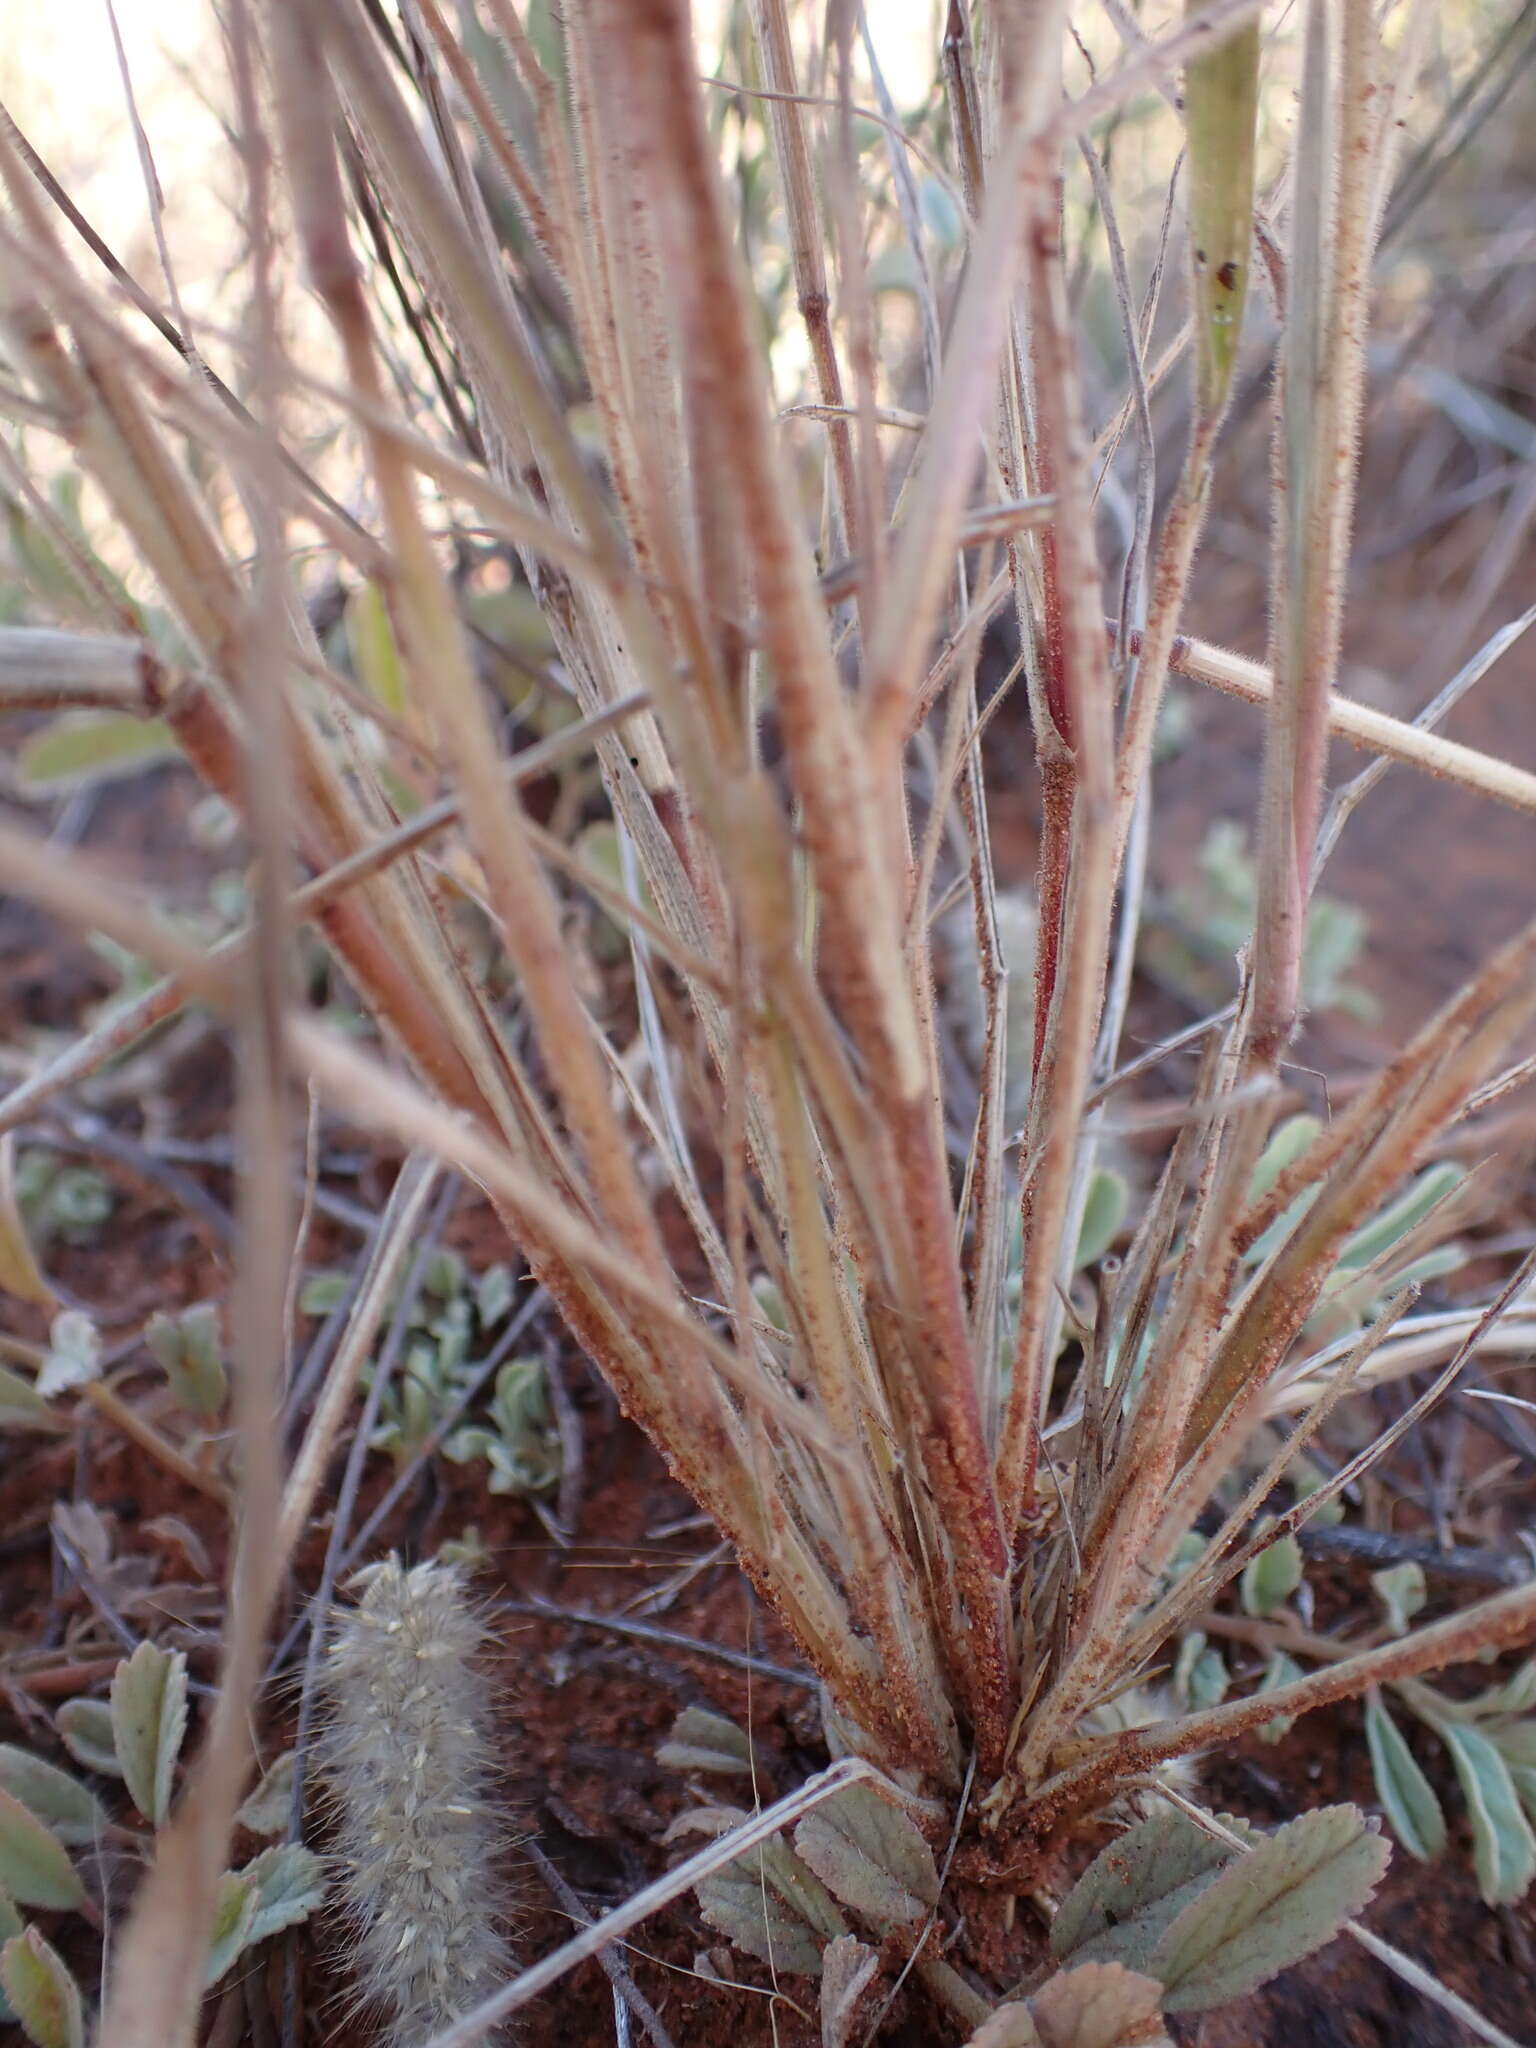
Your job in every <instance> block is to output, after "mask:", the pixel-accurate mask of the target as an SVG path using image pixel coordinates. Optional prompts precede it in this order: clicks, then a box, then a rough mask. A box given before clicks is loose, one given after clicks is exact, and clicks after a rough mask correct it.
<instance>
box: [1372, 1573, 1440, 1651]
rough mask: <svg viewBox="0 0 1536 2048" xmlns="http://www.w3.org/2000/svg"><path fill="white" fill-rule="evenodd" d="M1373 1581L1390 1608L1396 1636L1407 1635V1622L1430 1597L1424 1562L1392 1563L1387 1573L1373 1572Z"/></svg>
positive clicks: (1388, 1619) (1391, 1623)
mask: <svg viewBox="0 0 1536 2048" xmlns="http://www.w3.org/2000/svg"><path fill="white" fill-rule="evenodd" d="M1371 1584H1372V1585H1373V1586H1374V1587H1375V1589H1376V1597H1377V1599H1378V1600H1379V1601H1380V1602H1381V1604H1382V1606H1383V1607H1384V1608H1385V1609H1386V1611H1387V1627H1388V1628H1389V1629H1390V1630H1391V1631H1392V1633H1393V1635H1395V1636H1405V1635H1407V1633H1408V1624H1409V1623H1410V1622H1411V1621H1412V1619H1413V1617H1414V1616H1415V1615H1416V1614H1417V1613H1418V1611H1419V1609H1420V1608H1421V1607H1422V1606H1423V1605H1424V1602H1425V1600H1426V1599H1427V1598H1428V1594H1427V1592H1426V1590H1425V1585H1424V1567H1423V1565H1421V1564H1413V1563H1411V1562H1410V1563H1408V1564H1394V1565H1391V1566H1389V1567H1388V1569H1387V1570H1386V1571H1384V1572H1372V1573H1371Z"/></svg>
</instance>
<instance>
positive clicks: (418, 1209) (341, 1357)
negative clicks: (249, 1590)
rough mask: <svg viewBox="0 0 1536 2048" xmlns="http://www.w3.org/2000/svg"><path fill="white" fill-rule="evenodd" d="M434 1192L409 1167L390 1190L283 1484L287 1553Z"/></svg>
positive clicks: (281, 1525) (281, 1533)
mask: <svg viewBox="0 0 1536 2048" xmlns="http://www.w3.org/2000/svg"><path fill="white" fill-rule="evenodd" d="M431 1193H432V1175H431V1174H429V1173H407V1172H405V1171H402V1172H401V1173H400V1174H399V1176H398V1177H397V1179H396V1181H395V1185H394V1188H393V1190H392V1191H391V1193H390V1198H389V1202H388V1205H387V1206H386V1208H385V1211H384V1215H383V1218H382V1221H381V1226H380V1229H379V1234H378V1237H377V1239H376V1241H375V1245H374V1251H373V1257H372V1259H371V1260H370V1262H369V1269H368V1273H367V1277H366V1278H365V1280H364V1282H363V1290H362V1293H361V1294H360V1295H359V1296H358V1300H357V1306H356V1307H355V1308H354V1310H353V1311H352V1314H351V1316H350V1317H349V1318H348V1320H347V1328H346V1334H345V1335H344V1336H343V1338H342V1340H341V1343H340V1344H339V1345H338V1347H337V1350H336V1356H335V1357H334V1359H332V1361H331V1368H330V1371H329V1372H328V1373H327V1375H326V1379H325V1384H324V1386H323V1387H322V1388H321V1390H320V1394H319V1398H318V1399H317V1400H316V1402H315V1408H314V1413H313V1414H312V1415H311V1416H310V1419H309V1423H308V1426H307V1428H306V1429H305V1431H304V1438H303V1441H302V1442H301V1443H300V1445H299V1449H298V1455H297V1456H296V1457H295V1458H294V1461H293V1465H292V1468H291V1470H290V1471H289V1474H288V1480H287V1484H286V1486H285V1487H284V1489H283V1500H282V1508H281V1511H280V1513H279V1515H278V1522H277V1543H278V1547H279V1549H280V1550H281V1551H282V1552H283V1554H284V1556H291V1555H292V1552H293V1549H294V1546H295V1545H296V1544H297V1542H298V1540H299V1537H300V1536H301V1535H302V1534H303V1532H304V1528H305V1525H306V1524H307V1522H308V1520H309V1515H310V1510H311V1509H312V1507H313V1506H314V1501H315V1495H316V1493H317V1492H318V1491H319V1488H320V1482H321V1480H322V1479H323V1478H324V1477H325V1470H326V1466H327V1464H328V1463H329V1461H330V1455H331V1450H332V1447H333V1446H334V1444H335V1442H336V1437H337V1434H338V1432H339V1430H340V1428H341V1425H342V1423H343V1422H344V1420H345V1419H346V1415H347V1412H348V1410H349V1409H350V1407H351V1405H352V1400H353V1397H354V1395H355V1393H356V1391H357V1385H358V1381H359V1379H360V1378H361V1375H362V1369H363V1367H364V1365H366V1363H367V1362H368V1358H369V1356H370V1354H371V1353H372V1350H373V1342H374V1339H375V1337H376V1336H377V1335H378V1333H379V1329H380V1327H381V1326H382V1324H383V1321H384V1316H385V1313H386V1311H387V1309H388V1307H389V1300H390V1295H391V1293H392V1291H393V1289H394V1285H395V1281H396V1279H397V1278H398V1277H399V1273H400V1269H401V1267H402V1266H403V1264H404V1262H405V1258H406V1254H407V1253H408V1252H409V1251H410V1249H411V1246H412V1244H413V1243H414V1242H415V1239H416V1236H417V1232H418V1228H419V1225H420V1222H421V1218H422V1215H423V1212H424V1211H425V1209H426V1206H427V1202H428V1200H429V1199H430V1197H431Z"/></svg>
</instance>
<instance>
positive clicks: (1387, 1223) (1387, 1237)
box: [1339, 1159, 1467, 1266]
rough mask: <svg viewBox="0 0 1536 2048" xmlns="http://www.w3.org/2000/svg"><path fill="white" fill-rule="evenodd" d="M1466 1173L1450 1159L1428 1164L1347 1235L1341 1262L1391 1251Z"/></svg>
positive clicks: (1365, 1260) (1361, 1262) (1362, 1262)
mask: <svg viewBox="0 0 1536 2048" xmlns="http://www.w3.org/2000/svg"><path fill="white" fill-rule="evenodd" d="M1466 1177H1467V1176H1466V1173H1465V1171H1464V1170H1463V1169H1462V1168H1461V1167H1459V1166H1454V1165H1452V1163H1451V1162H1450V1160H1448V1159H1447V1160H1442V1161H1441V1163H1440V1164H1439V1165H1438V1166H1426V1167H1425V1169H1424V1171H1423V1172H1422V1173H1421V1174H1420V1175H1419V1177H1418V1178H1417V1180H1415V1181H1414V1182H1413V1183H1412V1185H1411V1186H1409V1187H1407V1188H1405V1189H1404V1190H1403V1192H1402V1193H1401V1194H1400V1195H1399V1196H1398V1197H1397V1199H1396V1201H1393V1202H1388V1203H1387V1204H1386V1206H1385V1207H1384V1208H1381V1209H1378V1210H1377V1211H1376V1214H1375V1215H1374V1216H1373V1217H1372V1218H1371V1220H1370V1222H1369V1223H1366V1224H1364V1225H1362V1227H1361V1228H1360V1229H1359V1230H1357V1231H1356V1232H1355V1234H1354V1236H1353V1237H1349V1238H1346V1239H1345V1241H1344V1247H1343V1250H1342V1251H1341V1252H1340V1253H1339V1264H1340V1265H1341V1266H1368V1265H1369V1264H1370V1263H1371V1261H1372V1259H1376V1258H1379V1257H1380V1256H1381V1254H1382V1253H1383V1252H1385V1251H1390V1250H1391V1248H1392V1246H1393V1245H1395V1244H1396V1243H1397V1241H1398V1239H1399V1238H1400V1237H1405V1236H1406V1235H1407V1234H1408V1232H1409V1231H1410V1230H1412V1229H1413V1227H1414V1225H1415V1224H1416V1223H1422V1222H1423V1221H1424V1218H1425V1217H1426V1216H1427V1215H1428V1214H1429V1212H1430V1210H1431V1209H1433V1208H1434V1206H1435V1204H1436V1203H1437V1202H1441V1201H1443V1200H1444V1199H1445V1197H1446V1196H1447V1195H1449V1194H1450V1193H1451V1192H1452V1191H1453V1190H1454V1189H1455V1188H1458V1187H1460V1185H1461V1183H1462V1182H1463V1181H1464V1180H1465V1179H1466Z"/></svg>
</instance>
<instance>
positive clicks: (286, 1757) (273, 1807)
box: [235, 1749, 294, 1835]
mask: <svg viewBox="0 0 1536 2048" xmlns="http://www.w3.org/2000/svg"><path fill="white" fill-rule="evenodd" d="M293 1763H294V1758H293V1751H292V1750H291V1749H285V1750H284V1751H283V1753H282V1755H281V1756H280V1757H278V1758H277V1760H276V1761H275V1762H274V1763H273V1764H272V1765H270V1766H269V1768H268V1769H267V1771H266V1772H265V1773H264V1774H263V1777H262V1780H261V1783H260V1784H259V1785H258V1786H257V1787H256V1789H255V1791H254V1792H253V1793H252V1794H251V1795H250V1797H249V1798H248V1799H247V1800H246V1802H245V1804H244V1806H242V1807H241V1809H240V1811H239V1813H238V1814H236V1816H235V1818H236V1819H237V1820H238V1821H239V1823H240V1825H241V1827H243V1828H249V1829H250V1831H251V1833H252V1834H253V1835H280V1834H281V1833H282V1832H283V1830H284V1829H285V1828H286V1827H287V1825H288V1816H289V1815H290V1813H291V1812H292V1811H293Z"/></svg>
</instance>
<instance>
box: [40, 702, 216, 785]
mask: <svg viewBox="0 0 1536 2048" xmlns="http://www.w3.org/2000/svg"><path fill="white" fill-rule="evenodd" d="M180 752H181V749H180V748H179V747H178V746H177V744H176V736H175V734H174V733H173V732H172V731H171V728H170V727H169V726H168V725H167V724H166V722H165V720H164V719H163V718H136V717H135V716H134V715H133V713H132V712H129V711H86V712H73V711H67V712H65V713H64V714H63V716H62V717H60V718H56V719H54V721H53V722H52V724H50V725H45V726H44V727H43V728H42V730H41V731H40V732H36V733H34V734H33V735H32V737H31V739H29V740H26V741H24V742H23V743H22V745H21V746H20V747H19V748H18V749H17V753H16V771H17V776H18V778H19V780H20V782H21V785H22V787H23V789H25V790H26V791H27V792H28V794H29V795H32V796H42V795H45V794H46V795H51V796H56V795H59V794H60V793H61V792H62V791H64V790H69V789H83V788H86V787H88V786H89V785H90V784H92V783H97V782H111V781H114V780H115V779H116V778H117V777H119V776H122V775H137V774H138V772H139V770H140V769H141V768H152V767H154V766H155V765H156V763H158V762H160V761H174V760H175V759H176V758H177V756H178V755H179V754H180Z"/></svg>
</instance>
